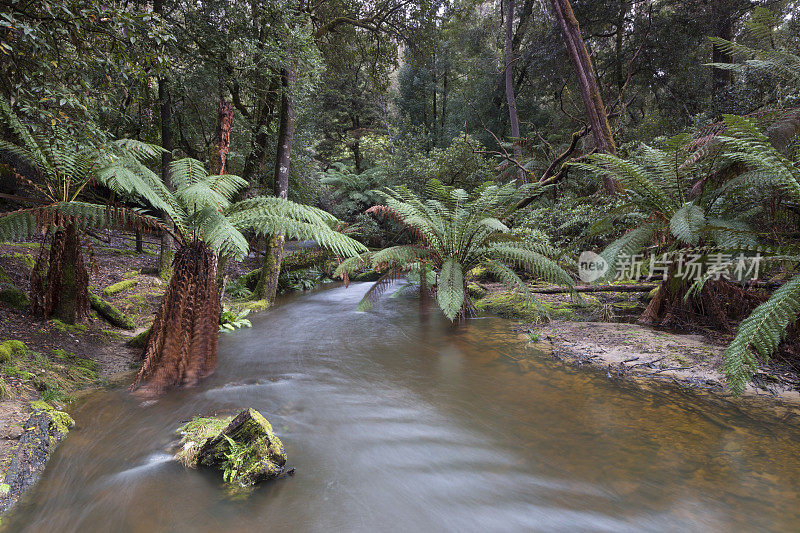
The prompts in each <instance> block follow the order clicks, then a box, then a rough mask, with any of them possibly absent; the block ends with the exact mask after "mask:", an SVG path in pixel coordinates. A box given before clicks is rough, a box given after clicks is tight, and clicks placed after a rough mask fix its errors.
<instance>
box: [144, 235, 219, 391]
mask: <svg viewBox="0 0 800 533" xmlns="http://www.w3.org/2000/svg"><path fill="white" fill-rule="evenodd" d="M216 274H217V258H216V255H215V254H214V253H213V252H211V250H209V249H208V247H207V246H206V245H205V244H204V243H203V242H200V241H195V242H193V243H190V244H186V245H183V246H181V247H180V248H179V249H178V251H177V253H176V255H175V263H174V272H173V274H172V277H171V278H170V281H169V286H168V287H167V291H166V292H165V293H164V297H163V298H162V299H161V305H160V306H159V308H158V312H157V313H156V317H155V320H154V321H153V325H152V326H151V328H150V334H149V335H148V336H147V341H146V343H145V348H144V354H143V358H144V363H143V364H142V368H141V369H140V370H139V374H138V375H137V376H136V380H135V381H134V383H133V385H132V386H131V388H139V387H140V386H143V387H144V389H145V390H146V391H147V392H149V393H152V394H160V393H162V392H164V391H166V390H167V389H170V388H174V387H180V386H189V385H194V384H195V383H197V382H198V381H199V380H200V379H202V378H204V377H205V376H207V375H209V374H210V373H211V372H213V371H214V367H215V366H216V364H217V337H218V335H219V312H220V308H219V296H218V294H217V280H216Z"/></svg>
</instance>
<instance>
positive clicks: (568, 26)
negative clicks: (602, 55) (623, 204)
mask: <svg viewBox="0 0 800 533" xmlns="http://www.w3.org/2000/svg"><path fill="white" fill-rule="evenodd" d="M551 2H552V4H553V12H554V13H555V16H556V19H557V20H558V25H559V27H560V29H561V35H562V36H563V38H564V45H565V46H566V47H567V52H568V53H569V58H570V61H571V62H572V67H573V69H574V70H575V75H576V76H577V78H578V87H579V88H580V92H581V98H582V99H583V105H584V107H585V108H586V114H587V115H588V116H589V125H590V126H591V129H592V136H593V137H594V142H595V146H596V147H597V151H598V152H604V153H608V154H616V152H617V147H616V145H615V144H614V136H613V135H612V133H611V126H610V125H609V123H608V115H607V114H606V108H605V105H604V104H603V98H602V96H601V95H600V88H599V87H598V85H597V79H596V76H595V70H594V66H593V65H592V60H591V58H590V57H589V52H588V51H587V50H586V45H585V44H584V42H583V37H581V30H580V26H579V25H578V20H577V19H576V18H575V13H573V11H572V5H571V4H570V2H569V0H551ZM603 185H604V187H605V190H606V192H608V193H609V194H613V193H615V192H616V191H617V189H618V188H619V186H618V184H617V183H616V182H615V181H614V180H613V179H612V178H609V177H606V178H604V179H603Z"/></svg>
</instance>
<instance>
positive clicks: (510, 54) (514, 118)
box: [505, 0, 526, 185]
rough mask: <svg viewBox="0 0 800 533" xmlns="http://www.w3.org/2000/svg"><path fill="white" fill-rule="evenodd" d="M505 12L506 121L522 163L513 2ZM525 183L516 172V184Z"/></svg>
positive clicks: (523, 176) (523, 178) (515, 151)
mask: <svg viewBox="0 0 800 533" xmlns="http://www.w3.org/2000/svg"><path fill="white" fill-rule="evenodd" d="M507 3H508V6H507V7H508V10H507V12H506V45H505V64H506V65H505V66H506V68H505V85H506V102H507V103H508V119H509V122H510V123H511V136H512V137H513V138H514V158H515V159H516V160H517V161H519V162H521V161H522V148H520V146H519V144H517V140H518V139H519V135H520V134H519V116H518V115H517V99H516V97H515V96H514V46H513V42H514V0H507ZM525 182H526V179H525V173H524V172H523V171H522V170H521V169H520V170H517V184H518V185H522V184H524V183H525Z"/></svg>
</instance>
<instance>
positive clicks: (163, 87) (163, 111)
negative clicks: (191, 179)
mask: <svg viewBox="0 0 800 533" xmlns="http://www.w3.org/2000/svg"><path fill="white" fill-rule="evenodd" d="M153 12H154V13H157V14H158V15H163V13H164V4H163V0H154V1H153ZM158 109H159V118H160V119H161V147H162V148H163V149H164V151H163V152H162V153H161V180H162V181H163V182H164V184H165V185H166V186H167V187H169V186H170V185H169V183H170V180H169V165H170V163H172V150H173V148H174V147H175V146H174V141H173V137H172V104H171V102H170V99H169V87H168V81H167V78H166V77H165V76H159V77H158ZM162 217H163V218H164V223H165V224H166V225H167V226H168V227H169V226H172V221H171V220H169V217H168V216H167V215H166V214H162ZM174 257H175V242H174V241H173V239H172V236H171V235H170V234H169V233H168V232H166V231H165V232H163V233H162V234H161V249H160V250H159V254H158V274H159V277H161V278H162V279H167V278H169V277H170V275H171V274H172V260H173V259H174Z"/></svg>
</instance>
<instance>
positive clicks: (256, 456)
mask: <svg viewBox="0 0 800 533" xmlns="http://www.w3.org/2000/svg"><path fill="white" fill-rule="evenodd" d="M245 415H247V416H246V418H244V419H243V420H242V423H241V425H237V427H236V429H235V430H232V431H231V432H230V433H227V434H226V433H225V430H226V428H227V426H228V423H229V422H230V421H231V420H232V418H226V419H215V418H205V417H198V418H194V419H193V420H191V421H190V422H189V423H187V424H185V425H184V426H182V427H181V429H180V430H179V431H180V433H181V436H182V437H181V445H182V448H181V450H180V451H179V452H178V454H177V458H178V460H180V461H181V462H182V463H183V464H185V465H187V466H190V467H195V466H197V465H198V462H200V464H202V465H203V466H211V467H215V468H218V469H219V470H221V471H222V473H223V479H224V480H225V482H227V483H230V484H233V485H243V486H248V485H254V484H255V483H257V482H259V481H261V480H263V479H269V478H272V477H275V476H277V475H279V474H280V473H281V472H283V465H284V464H286V451H285V449H284V446H283V443H282V442H281V440H280V439H279V438H278V437H277V436H276V435H275V433H274V431H273V430H272V426H271V425H270V423H269V422H268V421H267V420H266V419H265V418H264V417H263V415H261V413H259V412H258V411H256V410H255V409H248V410H247V411H244V412H242V413H240V414H239V415H238V416H237V418H238V417H241V416H245ZM203 448H205V450H204V452H203V458H202V461H199V460H198V454H199V452H200V450H201V449H203Z"/></svg>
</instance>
